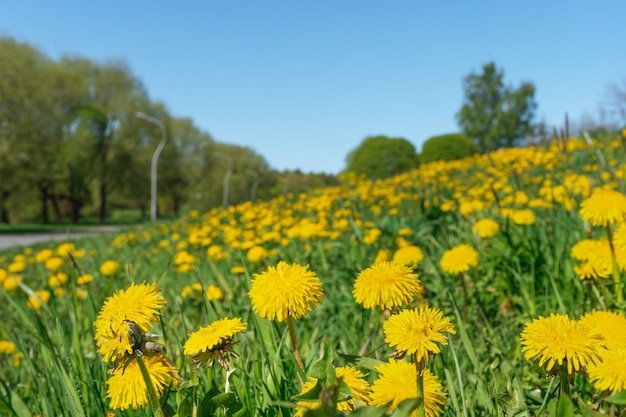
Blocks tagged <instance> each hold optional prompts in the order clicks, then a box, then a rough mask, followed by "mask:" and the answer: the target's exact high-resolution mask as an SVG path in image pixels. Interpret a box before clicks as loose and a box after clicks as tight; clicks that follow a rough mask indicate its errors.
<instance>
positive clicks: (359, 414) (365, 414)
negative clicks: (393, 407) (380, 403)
mask: <svg viewBox="0 0 626 417" xmlns="http://www.w3.org/2000/svg"><path fill="white" fill-rule="evenodd" d="M384 415H385V408H384V407H362V408H358V409H357V410H356V411H354V412H352V413H351V414H350V417H383V416H384Z"/></svg>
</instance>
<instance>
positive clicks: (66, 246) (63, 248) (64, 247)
mask: <svg viewBox="0 0 626 417" xmlns="http://www.w3.org/2000/svg"><path fill="white" fill-rule="evenodd" d="M75 250H76V248H75V247H74V244H73V243H72V242H65V243H61V244H60V245H59V246H57V255H59V256H62V257H64V258H67V257H68V256H69V255H70V254H73V252H74V251H75Z"/></svg>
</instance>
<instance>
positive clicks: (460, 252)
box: [439, 244, 478, 274]
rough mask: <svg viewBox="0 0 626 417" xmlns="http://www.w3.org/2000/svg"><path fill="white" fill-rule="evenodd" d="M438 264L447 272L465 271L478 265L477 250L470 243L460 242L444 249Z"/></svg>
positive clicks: (457, 272)
mask: <svg viewBox="0 0 626 417" xmlns="http://www.w3.org/2000/svg"><path fill="white" fill-rule="evenodd" d="M439 265H440V266H441V269H442V270H443V271H444V272H447V273H449V274H460V273H461V272H467V271H469V270H470V268H473V267H475V266H477V265H478V252H477V251H476V249H474V248H473V247H471V246H470V245H466V244H461V245H458V246H455V247H454V248H452V249H449V250H447V251H445V252H444V254H443V256H442V257H441V259H440V260H439Z"/></svg>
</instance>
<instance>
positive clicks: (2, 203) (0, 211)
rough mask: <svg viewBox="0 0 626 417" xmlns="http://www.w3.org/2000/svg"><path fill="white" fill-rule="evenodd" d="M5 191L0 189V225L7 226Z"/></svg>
mask: <svg viewBox="0 0 626 417" xmlns="http://www.w3.org/2000/svg"><path fill="white" fill-rule="evenodd" d="M9 194H10V193H9V192H8V191H7V190H2V189H0V223H6V224H9V210H8V209H7V206H6V200H7V198H9Z"/></svg>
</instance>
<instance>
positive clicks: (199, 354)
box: [183, 317, 246, 367]
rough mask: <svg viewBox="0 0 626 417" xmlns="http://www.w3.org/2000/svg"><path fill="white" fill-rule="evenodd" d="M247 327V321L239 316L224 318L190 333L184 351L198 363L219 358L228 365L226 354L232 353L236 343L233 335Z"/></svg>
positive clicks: (220, 361) (224, 364) (223, 363)
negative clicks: (244, 321)
mask: <svg viewBox="0 0 626 417" xmlns="http://www.w3.org/2000/svg"><path fill="white" fill-rule="evenodd" d="M245 329H246V323H242V322H241V319H240V318H239V317H236V318H234V319H229V318H224V319H221V320H217V321H215V322H213V323H211V324H210V325H208V326H206V327H203V328H201V329H200V330H198V331H196V332H193V333H191V334H190V335H189V339H187V342H185V346H184V347H183V352H184V353H185V355H189V356H191V358H192V359H193V361H194V362H195V363H196V364H202V363H204V362H206V361H208V360H210V364H213V361H214V360H218V362H219V363H220V364H222V366H225V367H226V362H225V355H226V354H228V353H232V346H233V345H234V344H235V341H234V339H233V337H234V336H235V334H236V333H239V332H241V331H243V330H245Z"/></svg>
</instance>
